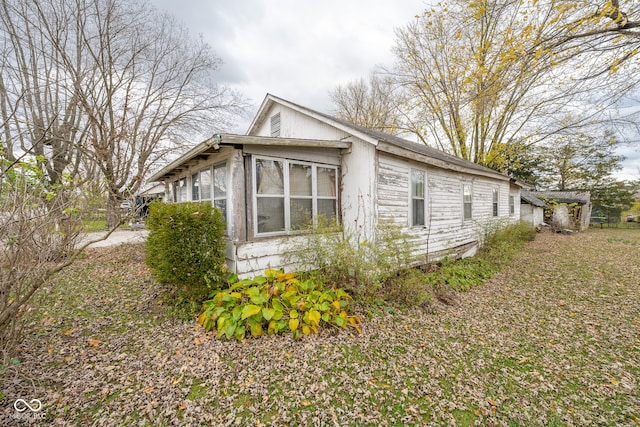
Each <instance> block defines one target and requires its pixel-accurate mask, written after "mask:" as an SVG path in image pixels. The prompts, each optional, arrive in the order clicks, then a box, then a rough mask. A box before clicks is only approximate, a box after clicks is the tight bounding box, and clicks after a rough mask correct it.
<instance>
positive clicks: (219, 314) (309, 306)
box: [198, 270, 360, 340]
mask: <svg viewBox="0 0 640 427" xmlns="http://www.w3.org/2000/svg"><path fill="white" fill-rule="evenodd" d="M229 282H230V287H229V288H228V289H225V290H223V291H220V292H218V293H216V294H215V295H214V296H213V298H212V299H211V300H208V301H205V302H204V304H203V308H204V311H203V312H202V314H200V316H199V317H198V322H199V323H200V324H201V325H202V326H203V327H204V328H205V329H206V330H207V331H211V330H215V331H216V337H217V338H224V337H226V338H236V339H238V340H242V339H244V338H245V337H246V336H247V334H250V335H251V336H253V337H255V338H257V337H260V336H261V335H263V334H264V333H265V332H266V333H267V334H284V333H288V332H291V333H292V335H293V338H296V339H297V338H299V337H300V336H301V335H309V334H312V333H318V330H319V328H320V327H321V326H322V325H331V326H334V327H339V328H346V327H352V328H354V329H355V330H357V331H358V332H360V327H359V326H358V324H359V323H360V320H359V318H358V317H357V316H355V315H350V314H348V310H349V304H350V302H351V300H352V298H351V297H350V296H349V295H348V294H347V293H346V292H345V291H344V290H343V289H341V288H339V289H327V288H325V287H324V285H323V284H322V283H319V282H317V281H315V280H313V279H311V278H307V279H303V278H302V277H301V276H300V275H298V274H293V273H286V274H285V273H283V272H281V271H276V270H266V271H265V273H264V275H263V276H257V277H255V278H253V279H244V280H240V281H238V279H237V277H235V276H234V277H233V278H231V279H230V280H229Z"/></svg>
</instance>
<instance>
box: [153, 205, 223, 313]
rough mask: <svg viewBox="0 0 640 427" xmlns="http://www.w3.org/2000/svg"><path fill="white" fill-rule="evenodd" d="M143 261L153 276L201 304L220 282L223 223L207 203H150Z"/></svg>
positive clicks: (219, 214) (221, 275) (219, 215)
mask: <svg viewBox="0 0 640 427" xmlns="http://www.w3.org/2000/svg"><path fill="white" fill-rule="evenodd" d="M146 225H147V228H148V229H149V237H148V238H147V242H146V247H145V249H146V262H147V265H148V266H149V268H151V271H152V272H153V274H154V276H156V278H157V279H158V280H159V281H160V282H163V283H168V284H171V285H174V286H176V288H177V289H178V290H181V291H184V292H185V293H186V294H187V296H188V297H189V299H191V300H192V301H197V302H201V301H202V300H204V299H205V298H206V297H207V296H208V294H209V293H210V292H211V291H212V290H215V289H217V288H218V287H220V286H221V285H222V284H223V283H224V275H225V274H226V264H225V247H226V240H225V237H224V232H225V223H224V219H223V217H222V214H221V212H220V210H219V209H218V208H216V207H213V206H212V205H211V204H210V203H175V204H165V203H163V202H154V203H152V204H151V206H150V209H149V217H148V218H147V224H146Z"/></svg>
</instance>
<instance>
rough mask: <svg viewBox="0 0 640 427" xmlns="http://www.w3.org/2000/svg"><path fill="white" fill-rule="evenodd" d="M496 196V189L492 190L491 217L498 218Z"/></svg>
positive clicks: (497, 192)
mask: <svg viewBox="0 0 640 427" xmlns="http://www.w3.org/2000/svg"><path fill="white" fill-rule="evenodd" d="M498 194H499V191H498V189H497V188H494V189H493V190H492V201H493V216H498Z"/></svg>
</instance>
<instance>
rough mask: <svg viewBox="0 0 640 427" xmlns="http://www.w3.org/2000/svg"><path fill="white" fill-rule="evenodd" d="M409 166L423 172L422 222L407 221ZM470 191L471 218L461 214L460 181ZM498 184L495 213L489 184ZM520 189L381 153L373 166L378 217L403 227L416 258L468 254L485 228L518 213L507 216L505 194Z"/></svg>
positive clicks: (479, 239)
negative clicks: (423, 205) (424, 212)
mask: <svg viewBox="0 0 640 427" xmlns="http://www.w3.org/2000/svg"><path fill="white" fill-rule="evenodd" d="M412 169H417V170H423V171H425V172H426V179H427V188H426V194H425V197H426V205H425V210H426V214H427V218H426V224H425V226H419V227H411V226H410V212H411V204H410V203H411V202H410V190H411V188H410V173H411V170H412ZM463 183H465V184H470V185H471V187H472V191H473V205H472V218H471V219H470V220H464V219H463V201H462V184H463ZM494 188H497V189H498V191H499V196H498V216H497V217H494V216H493V189H494ZM516 194H517V197H518V199H517V200H518V201H519V200H520V199H519V197H520V194H519V189H518V187H515V186H514V187H513V188H512V189H510V185H509V183H508V182H507V181H504V180H497V179H496V180H493V179H490V178H484V177H476V176H472V175H467V174H462V173H457V172H450V171H446V170H443V169H439V168H434V167H431V166H429V167H427V166H426V165H424V164H420V163H417V162H411V161H408V160H404V159H399V158H394V157H390V156H388V155H380V156H379V162H378V170H377V193H376V195H377V209H378V217H377V219H378V221H379V222H380V223H382V222H391V223H393V224H397V225H400V226H402V227H403V231H405V232H407V233H408V234H409V235H411V236H412V238H413V240H412V244H413V245H414V247H415V255H416V257H418V258H420V259H423V260H424V259H425V258H427V254H431V256H430V257H429V258H431V259H434V258H435V259H437V258H440V257H442V256H444V255H446V254H447V253H450V254H451V255H452V256H467V255H473V253H474V252H475V249H477V244H478V243H479V242H480V241H481V239H482V236H483V235H484V233H486V232H487V230H488V229H490V228H491V227H495V226H497V225H498V224H506V223H510V222H515V221H517V220H518V219H519V203H518V204H516V209H517V212H516V214H515V215H513V216H510V215H509V195H516Z"/></svg>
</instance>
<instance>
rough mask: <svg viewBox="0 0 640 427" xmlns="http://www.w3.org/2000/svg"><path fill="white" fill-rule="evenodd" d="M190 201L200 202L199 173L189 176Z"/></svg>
mask: <svg viewBox="0 0 640 427" xmlns="http://www.w3.org/2000/svg"><path fill="white" fill-rule="evenodd" d="M191 200H193V201H198V200H200V173H198V172H196V173H194V174H193V175H191Z"/></svg>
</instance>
